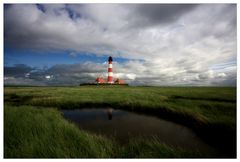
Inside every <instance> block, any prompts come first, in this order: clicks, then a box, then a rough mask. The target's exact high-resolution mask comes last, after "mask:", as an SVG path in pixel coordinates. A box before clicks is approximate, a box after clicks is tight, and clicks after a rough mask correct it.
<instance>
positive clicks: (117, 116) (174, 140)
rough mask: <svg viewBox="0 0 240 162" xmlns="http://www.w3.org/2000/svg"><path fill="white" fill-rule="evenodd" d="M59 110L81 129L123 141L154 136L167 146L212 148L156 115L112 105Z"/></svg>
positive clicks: (188, 130)
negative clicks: (130, 110)
mask: <svg viewBox="0 0 240 162" xmlns="http://www.w3.org/2000/svg"><path fill="white" fill-rule="evenodd" d="M62 112H63V115H64V117H65V118H66V119H68V120H70V121H72V122H74V123H76V124H77V125H78V126H79V127H80V128H81V129H84V130H87V131H90V132H94V133H97V134H102V135H105V136H108V137H114V138H115V139H116V140H118V141H119V142H121V143H126V142H128V140H129V138H134V137H136V136H143V137H146V138H147V137H151V136H157V137H158V139H160V140H161V141H162V142H163V143H166V144H168V145H173V146H177V147H182V148H186V149H198V150H202V151H206V152H207V151H209V150H211V147H210V146H208V145H207V144H205V143H204V142H203V141H202V140H201V139H199V138H198V137H197V136H196V135H195V133H194V132H193V131H192V130H190V129H188V128H187V127H185V126H183V125H179V124H176V123H173V122H169V121H166V120H163V119H160V118H157V117H153V116H146V115H140V114H136V113H132V112H127V111H123V110H114V109H112V108H108V109H80V110H62ZM106 113H107V117H106ZM113 116H114V119H113Z"/></svg>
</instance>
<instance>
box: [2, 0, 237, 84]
mask: <svg viewBox="0 0 240 162" xmlns="http://www.w3.org/2000/svg"><path fill="white" fill-rule="evenodd" d="M236 32H237V30H236V5H234V4H18V5H6V4H5V5H4V84H17V85H78V84H79V83H85V82H94V81H95V78H96V77H98V76H100V77H104V78H106V77H107V58H108V56H112V57H113V60H114V62H113V77H114V78H121V79H124V80H125V81H126V82H127V83H129V84H131V85H154V86H236V69H237V60H236V57H237V41H236Z"/></svg>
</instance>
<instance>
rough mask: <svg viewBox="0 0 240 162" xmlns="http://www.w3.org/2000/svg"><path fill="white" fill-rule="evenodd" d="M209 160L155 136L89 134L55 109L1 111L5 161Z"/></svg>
mask: <svg viewBox="0 0 240 162" xmlns="http://www.w3.org/2000/svg"><path fill="white" fill-rule="evenodd" d="M204 156H207V157H209V156H210V157H211V156H213V155H202V154H200V153H198V152H197V151H189V150H188V151H186V150H182V149H181V148H174V147H171V146H167V145H165V144H163V143H161V142H160V141H159V140H158V139H157V138H156V137H149V138H148V139H146V138H145V139H144V138H142V137H136V138H132V139H129V142H128V143H126V144H125V145H121V144H119V143H117V142H116V141H115V140H114V139H113V138H112V139H108V138H106V137H104V136H99V135H95V134H90V133H88V132H86V131H83V130H80V129H79V128H78V127H77V126H75V125H74V124H72V123H69V122H68V121H66V120H65V119H63V117H62V115H61V113H60V112H59V111H57V109H54V108H46V109H42V108H40V107H32V106H20V107H14V106H8V105H5V108H4V157H5V158H181V157H185V158H186V157H204Z"/></svg>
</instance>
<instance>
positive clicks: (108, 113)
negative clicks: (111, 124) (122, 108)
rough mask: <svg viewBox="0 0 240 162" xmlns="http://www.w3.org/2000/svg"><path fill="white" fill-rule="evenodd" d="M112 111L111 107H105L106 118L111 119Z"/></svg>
mask: <svg viewBox="0 0 240 162" xmlns="http://www.w3.org/2000/svg"><path fill="white" fill-rule="evenodd" d="M112 111H113V109H111V108H109V109H107V115H108V120H112Z"/></svg>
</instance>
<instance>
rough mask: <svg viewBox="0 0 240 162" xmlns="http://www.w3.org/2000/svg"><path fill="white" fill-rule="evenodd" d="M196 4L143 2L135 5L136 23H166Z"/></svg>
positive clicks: (176, 18)
mask: <svg viewBox="0 0 240 162" xmlns="http://www.w3.org/2000/svg"><path fill="white" fill-rule="evenodd" d="M197 6H198V5H197V4H161V5H157V4H144V5H136V9H135V12H136V17H138V19H137V20H136V25H143V26H145V25H150V26H151V25H153V24H155V25H156V24H167V23H173V22H175V21H176V20H178V19H179V18H180V17H181V16H182V15H183V14H186V13H188V12H190V11H191V10H193V9H194V8H195V7H197Z"/></svg>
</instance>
